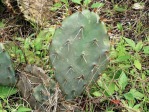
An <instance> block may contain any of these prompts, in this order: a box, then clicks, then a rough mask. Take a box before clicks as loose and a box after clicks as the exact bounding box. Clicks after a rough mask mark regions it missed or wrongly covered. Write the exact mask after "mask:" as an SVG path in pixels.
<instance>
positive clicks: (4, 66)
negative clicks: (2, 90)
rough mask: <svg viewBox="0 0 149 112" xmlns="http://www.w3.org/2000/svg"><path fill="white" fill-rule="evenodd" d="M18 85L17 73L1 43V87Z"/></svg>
mask: <svg viewBox="0 0 149 112" xmlns="http://www.w3.org/2000/svg"><path fill="white" fill-rule="evenodd" d="M15 84H16V79H15V72H14V69H13V67H12V63H11V59H10V57H9V55H8V53H7V52H6V51H5V49H4V46H3V44H2V43H0V85H5V86H14V85H15Z"/></svg>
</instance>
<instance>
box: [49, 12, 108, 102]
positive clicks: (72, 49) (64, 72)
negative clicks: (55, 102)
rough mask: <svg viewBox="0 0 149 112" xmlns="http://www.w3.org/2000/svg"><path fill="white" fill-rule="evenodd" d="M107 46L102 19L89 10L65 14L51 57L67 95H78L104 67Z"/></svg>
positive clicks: (66, 96) (56, 33) (51, 49)
mask: <svg viewBox="0 0 149 112" xmlns="http://www.w3.org/2000/svg"><path fill="white" fill-rule="evenodd" d="M109 46H110V45H109V37H108V35H107V31H106V28H105V25H104V23H103V22H101V21H100V20H99V17H98V15H97V14H95V13H93V12H90V11H88V10H84V11H82V12H77V13H75V14H73V15H71V16H70V17H68V18H66V19H65V21H64V22H63V23H62V26H61V27H60V28H58V29H57V30H56V32H55V34H54V37H53V41H52V42H51V44H50V60H51V63H52V65H53V68H54V69H55V78H56V80H57V81H58V82H59V85H60V88H61V90H62V92H63V93H64V95H65V98H66V99H73V98H75V97H77V96H79V95H80V94H81V93H82V92H83V90H84V89H85V87H86V86H89V85H90V84H91V83H92V82H94V81H96V79H97V78H98V77H99V75H100V74H101V73H102V71H103V70H105V68H106V66H107V63H108V52H109Z"/></svg>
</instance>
